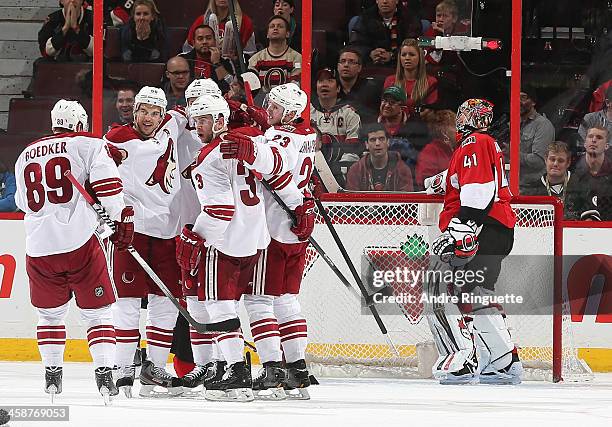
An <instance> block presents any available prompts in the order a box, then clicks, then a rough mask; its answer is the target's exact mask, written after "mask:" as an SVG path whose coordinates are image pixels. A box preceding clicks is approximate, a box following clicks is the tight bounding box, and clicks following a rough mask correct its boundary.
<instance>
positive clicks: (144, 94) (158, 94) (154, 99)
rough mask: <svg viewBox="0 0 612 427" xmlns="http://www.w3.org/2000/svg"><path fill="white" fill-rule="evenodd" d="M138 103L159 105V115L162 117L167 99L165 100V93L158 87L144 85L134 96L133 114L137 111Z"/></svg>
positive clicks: (164, 113)
mask: <svg viewBox="0 0 612 427" xmlns="http://www.w3.org/2000/svg"><path fill="white" fill-rule="evenodd" d="M140 104H148V105H154V106H156V107H161V116H162V117H164V116H165V115H166V106H167V105H168V101H166V94H165V93H164V91H163V90H161V89H160V88H158V87H152V86H144V87H143V88H142V89H140V91H139V92H138V93H137V94H136V97H135V98H134V114H135V113H136V111H138V108H139V107H140Z"/></svg>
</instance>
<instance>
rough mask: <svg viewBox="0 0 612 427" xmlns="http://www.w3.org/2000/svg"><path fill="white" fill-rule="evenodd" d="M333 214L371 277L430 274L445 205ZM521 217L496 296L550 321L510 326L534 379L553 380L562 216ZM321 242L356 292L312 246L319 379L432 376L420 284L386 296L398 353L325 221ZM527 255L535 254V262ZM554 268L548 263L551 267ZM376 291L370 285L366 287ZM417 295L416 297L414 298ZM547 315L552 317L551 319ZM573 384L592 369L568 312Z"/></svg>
mask: <svg viewBox="0 0 612 427" xmlns="http://www.w3.org/2000/svg"><path fill="white" fill-rule="evenodd" d="M325 207H326V212H327V213H328V215H329V217H330V219H331V221H332V223H333V224H334V227H335V229H336V231H337V233H338V235H339V237H340V239H341V241H342V242H343V244H344V246H345V248H346V250H347V252H348V255H349V257H350V259H351V260H352V261H353V263H354V265H355V267H356V269H357V271H358V272H359V273H361V277H362V278H366V279H368V278H369V279H371V278H372V274H373V272H374V271H386V270H389V269H391V270H394V269H396V268H397V267H399V268H402V269H403V268H404V267H405V268H406V269H407V270H408V271H410V270H424V269H427V266H428V264H429V254H430V252H429V243H430V242H431V241H432V240H433V239H435V238H436V237H437V236H438V235H439V234H440V232H439V230H438V227H437V222H438V215H439V212H440V211H441V208H442V206H441V204H440V203H406V202H401V203H400V202H398V203H394V202H362V201H358V199H357V200H355V201H353V200H351V201H349V202H326V203H325ZM513 208H514V210H515V212H516V213H517V216H518V223H517V226H516V228H515V243H514V247H513V251H512V253H511V255H513V254H520V255H523V256H522V257H520V258H519V257H514V258H513V257H512V256H510V257H508V258H506V260H504V263H503V265H502V273H501V274H500V279H499V280H498V282H497V284H496V293H499V294H503V293H507V292H514V293H517V292H520V293H522V294H523V295H524V296H525V298H529V299H532V300H534V301H537V302H538V304H539V305H541V306H542V307H543V311H542V313H535V314H533V315H508V317H507V322H508V325H509V328H510V330H511V333H512V337H513V340H514V341H515V342H516V344H517V347H518V348H519V355H520V357H521V360H522V361H523V364H524V366H525V367H526V368H527V369H526V372H528V376H527V378H528V379H543V380H552V355H553V351H552V345H553V344H552V343H553V340H552V331H553V325H552V323H553V322H552V318H553V317H552V315H551V314H550V311H551V310H550V307H551V306H552V295H553V293H552V291H551V289H552V287H553V284H554V271H553V263H552V257H548V258H546V257H540V256H538V255H542V256H546V255H549V256H552V255H553V254H554V210H553V208H552V206H548V205H514V206H513ZM317 224H318V225H317V227H315V232H314V234H313V237H314V238H315V239H316V240H317V241H318V242H319V244H320V245H321V246H322V247H323V249H324V250H325V251H326V252H327V255H328V256H329V257H330V258H331V260H333V262H334V263H335V264H336V266H337V267H338V268H339V269H340V270H341V272H342V273H343V274H344V276H345V277H346V278H347V279H348V280H349V282H350V283H351V284H353V286H354V287H352V288H347V287H345V286H344V285H342V283H341V282H340V280H338V279H337V278H336V276H335V275H334V273H333V272H332V271H331V269H330V268H329V267H328V266H327V264H326V262H325V261H324V260H323V259H322V258H321V256H320V255H319V254H318V253H317V252H316V251H314V249H313V248H312V247H310V248H309V249H308V252H307V263H306V269H305V273H304V280H303V282H302V289H301V291H300V299H301V301H302V309H303V312H304V314H305V316H306V318H307V319H308V322H309V328H308V329H309V345H308V349H307V359H308V361H309V362H310V364H311V365H310V366H311V368H312V369H313V371H314V372H315V373H316V374H319V375H331V376H377V377H378V376H386V375H390V376H394V377H397V376H406V377H419V378H423V377H430V376H431V365H432V364H433V361H435V357H436V356H437V354H435V353H434V354H433V355H432V352H435V347H434V346H433V343H432V341H431V340H432V338H431V333H430V330H429V326H428V323H427V320H426V318H425V317H424V310H425V309H426V307H425V306H424V305H423V303H421V302H419V298H420V296H421V294H422V292H423V284H422V283H421V281H420V280H416V281H415V280H403V279H402V280H397V281H396V282H394V281H391V282H390V284H389V286H388V288H387V292H388V294H389V295H393V296H396V297H400V296H401V297H402V298H398V301H397V303H396V304H394V305H392V306H389V305H387V306H386V307H385V312H384V313H383V314H381V317H382V319H383V322H384V324H385V326H386V327H387V330H388V334H389V338H390V339H391V340H392V342H393V343H394V345H395V346H396V348H397V350H398V352H399V356H398V355H397V354H394V353H393V352H392V350H391V349H390V347H389V345H388V344H387V342H386V340H385V338H384V336H383V335H382V334H381V332H380V329H379V328H378V326H377V324H376V322H375V320H374V318H373V317H372V315H371V314H370V312H369V311H368V309H367V308H364V307H363V306H362V302H361V299H360V296H361V294H360V293H359V291H358V288H357V286H356V285H355V280H354V279H353V276H352V275H351V273H350V270H349V269H348V267H347V266H346V263H345V262H344V259H343V257H342V255H341V253H340V251H339V249H338V248H337V245H336V244H335V242H334V240H333V238H332V236H331V234H330V233H329V231H328V230H327V228H326V227H325V225H324V223H323V219H322V217H321V216H320V214H319V215H318V218H317ZM527 255H533V257H529V256H527ZM543 260H548V261H543ZM364 282H366V283H371V280H369V281H368V280H365V281H364ZM407 295H408V296H410V295H412V296H413V297H414V298H412V299H410V298H409V297H406V296H407ZM547 312H548V314H547ZM563 340H564V344H565V347H564V348H563V352H562V353H563V368H562V369H563V376H564V379H566V380H567V379H570V380H571V379H589V378H590V377H591V374H590V370H589V369H588V367H587V366H585V364H584V362H582V361H581V360H579V359H578V357H577V350H576V348H575V347H573V339H572V333H571V321H570V319H569V313H568V310H566V309H565V305H564V314H563Z"/></svg>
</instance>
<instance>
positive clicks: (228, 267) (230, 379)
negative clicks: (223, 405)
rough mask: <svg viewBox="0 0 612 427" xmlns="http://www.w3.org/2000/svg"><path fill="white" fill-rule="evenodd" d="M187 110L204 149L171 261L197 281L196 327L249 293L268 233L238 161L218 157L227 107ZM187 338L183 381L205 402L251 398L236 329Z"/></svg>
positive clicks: (226, 315) (220, 103) (216, 100)
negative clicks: (191, 211)
mask: <svg viewBox="0 0 612 427" xmlns="http://www.w3.org/2000/svg"><path fill="white" fill-rule="evenodd" d="M189 111H190V115H191V117H193V118H194V119H195V121H196V129H197V132H198V136H199V137H200V140H201V141H202V143H203V144H205V145H204V147H202V149H201V150H200V152H199V154H198V157H197V159H196V161H195V163H194V165H193V167H192V169H191V177H192V181H193V183H194V185H195V187H196V191H197V194H198V199H199V201H200V204H201V206H202V208H201V211H200V214H199V215H198V218H197V219H196V221H195V223H194V224H193V225H186V226H185V227H184V228H183V231H182V233H181V238H180V240H179V241H178V243H177V247H176V257H177V260H178V262H179V265H180V266H181V268H182V269H183V270H185V271H188V272H197V275H198V291H197V297H192V296H189V297H187V307H188V310H189V312H190V313H191V315H192V316H193V317H194V319H196V320H197V321H206V322H217V321H222V320H226V319H230V318H235V317H237V311H236V309H237V301H238V300H239V299H240V298H241V296H242V294H243V293H245V292H248V291H249V290H250V286H251V280H252V277H253V269H254V267H255V264H256V263H257V260H258V258H259V256H260V253H261V251H262V250H263V249H264V248H265V247H267V246H268V243H269V242H270V235H269V234H268V230H267V226H266V217H265V206H264V201H263V192H262V187H261V184H260V182H259V180H258V178H257V177H256V174H255V172H253V171H252V170H250V169H248V168H246V167H245V166H244V164H243V162H241V161H238V160H225V159H223V157H222V154H221V152H220V150H219V145H220V143H221V142H222V141H223V138H224V137H225V135H226V132H227V123H228V119H229V115H230V111H229V107H228V105H227V102H226V101H225V100H224V99H223V98H222V97H220V96H217V95H204V96H202V97H200V98H198V99H197V100H196V101H195V102H194V103H193V104H192V105H191V107H190V108H189ZM191 340H192V348H193V354H194V360H195V362H196V364H197V366H196V368H195V370H194V372H192V373H191V374H190V375H189V378H188V380H189V381H190V382H192V383H194V382H196V381H198V380H200V381H202V382H203V383H204V385H205V387H206V398H207V399H210V400H225V401H249V400H253V392H252V390H251V373H250V366H249V364H247V363H246V362H245V361H244V359H243V355H242V351H243V348H244V339H243V336H242V334H241V332H240V330H236V331H234V332H228V333H223V334H217V335H215V336H212V337H203V336H199V334H196V333H195V332H192V334H191ZM207 340H208V341H210V342H209V343H207V342H205V341H207Z"/></svg>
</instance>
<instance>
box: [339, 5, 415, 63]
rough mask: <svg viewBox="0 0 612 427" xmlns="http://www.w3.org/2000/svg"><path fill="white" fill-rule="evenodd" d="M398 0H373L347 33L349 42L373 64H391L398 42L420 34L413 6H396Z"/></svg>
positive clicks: (395, 55) (393, 61)
mask: <svg viewBox="0 0 612 427" xmlns="http://www.w3.org/2000/svg"><path fill="white" fill-rule="evenodd" d="M397 3H398V0H377V1H376V6H373V7H371V8H369V9H367V10H365V11H364V12H363V13H362V14H361V15H360V16H359V19H358V21H357V23H356V24H355V26H354V28H353V31H352V33H351V34H350V39H349V40H350V45H352V46H353V47H355V48H356V49H357V50H359V51H360V53H361V57H362V58H367V60H368V62H370V63H372V64H374V65H381V66H391V67H392V66H394V65H395V59H396V57H397V52H398V48H399V44H400V43H401V41H402V40H404V39H407V38H417V37H419V36H420V35H421V34H422V29H421V20H420V18H419V16H418V15H417V14H416V13H415V11H413V10H409V9H408V8H407V7H405V6H399V7H398V4H397Z"/></svg>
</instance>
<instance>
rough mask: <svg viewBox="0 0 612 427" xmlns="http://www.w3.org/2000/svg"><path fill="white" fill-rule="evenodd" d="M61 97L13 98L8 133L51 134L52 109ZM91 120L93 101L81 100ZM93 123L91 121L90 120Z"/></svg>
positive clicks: (10, 104)
mask: <svg viewBox="0 0 612 427" xmlns="http://www.w3.org/2000/svg"><path fill="white" fill-rule="evenodd" d="M59 98H60V97H59V96H57V97H45V98H34V99H23V98H13V99H11V100H10V103H9V117H8V126H7V127H8V129H7V131H8V133H12V134H21V133H39V134H43V135H44V134H48V133H50V132H51V109H52V108H53V106H54V105H55V103H56V102H57V100H58V99H59ZM79 102H80V103H81V105H83V107H84V108H85V110H86V111H87V114H88V115H89V116H90V118H91V101H89V100H87V101H84V100H79ZM90 121H91V120H90Z"/></svg>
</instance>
